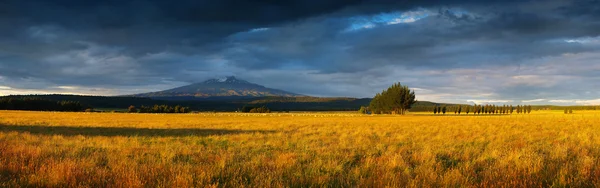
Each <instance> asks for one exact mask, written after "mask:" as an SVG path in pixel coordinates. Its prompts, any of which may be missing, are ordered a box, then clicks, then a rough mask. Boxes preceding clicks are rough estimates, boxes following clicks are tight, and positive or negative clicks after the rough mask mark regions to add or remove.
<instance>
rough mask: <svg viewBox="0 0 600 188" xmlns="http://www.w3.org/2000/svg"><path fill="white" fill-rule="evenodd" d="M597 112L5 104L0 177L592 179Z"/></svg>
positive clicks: (125, 180)
mask: <svg viewBox="0 0 600 188" xmlns="http://www.w3.org/2000/svg"><path fill="white" fill-rule="evenodd" d="M599 159H600V116H599V114H596V113H594V112H578V113H577V114H573V115H563V114H561V113H560V112H552V113H541V112H536V113H533V114H531V115H511V116H429V115H423V114H418V115H410V116H405V117H401V116H365V115H358V114H346V113H335V114H327V113H296V114H293V113H292V114H234V113H217V114H213V113H207V114H170V115H164V114H109V113H106V114H100V113H50V112H19V111H0V187H21V186H25V187H386V186H387V187H422V186H425V187H549V186H555V187H569V186H571V187H598V186H600V163H599Z"/></svg>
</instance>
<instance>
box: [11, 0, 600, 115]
mask: <svg viewBox="0 0 600 188" xmlns="http://www.w3.org/2000/svg"><path fill="white" fill-rule="evenodd" d="M599 35H600V1H596V0H549V1H524V0H519V1H516V0H515V1H510V0H502V1H501V0H498V1H479V0H447V1H439V0H421V1H399V0H371V1H368V0H330V1H326V0H284V1H281V0H251V1H239V0H219V1H214V0H184V1H160V0H132V1H123V0H106V1H81V0H26V1H23V0H1V1H0V95H10V94H33V93H36V94H39V93H70V94H93V95H122V94H133V93H141V92H149V91H157V90H163V89H169V88H173V87H178V86H183V85H186V84H189V83H194V82H201V81H204V80H206V79H209V78H215V77H223V76H230V75H235V76H236V77H238V78H241V79H245V80H248V81H251V82H254V83H259V84H262V85H265V86H267V87H273V88H278V89H284V90H288V91H292V92H296V93H302V94H307V95H314V96H349V97H371V96H373V95H374V94H375V93H376V92H379V91H381V90H383V89H385V88H387V86H389V85H391V84H392V83H394V82H401V83H402V84H406V85H408V86H409V87H411V88H414V89H415V90H416V93H417V98H418V99H419V100H429V101H436V102H457V103H471V102H475V103H485V102H493V103H513V104H558V105H561V104H562V105H570V104H582V105H592V104H600V89H599V88H600V87H599V86H600V36H599Z"/></svg>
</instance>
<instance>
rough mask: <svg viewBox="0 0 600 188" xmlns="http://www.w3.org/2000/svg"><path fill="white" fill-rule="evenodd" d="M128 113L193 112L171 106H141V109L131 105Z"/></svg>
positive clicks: (181, 107)
mask: <svg viewBox="0 0 600 188" xmlns="http://www.w3.org/2000/svg"><path fill="white" fill-rule="evenodd" d="M127 112H128V113H190V112H191V110H190V108H189V107H183V106H179V105H177V106H169V105H154V106H152V107H150V106H141V107H140V108H139V109H138V108H136V107H135V106H133V105H131V106H129V108H127Z"/></svg>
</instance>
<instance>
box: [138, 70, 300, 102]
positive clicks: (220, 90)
mask: <svg viewBox="0 0 600 188" xmlns="http://www.w3.org/2000/svg"><path fill="white" fill-rule="evenodd" d="M131 96H132V97H147V98H154V99H161V100H195V99H206V98H223V99H237V98H254V97H269V96H280V97H302V96H305V95H301V94H296V93H292V92H288V91H283V90H279V89H272V88H267V87H265V86H262V85H258V84H255V83H250V82H248V81H245V80H241V79H238V78H236V77H234V76H229V77H226V78H223V79H209V80H206V81H204V82H201V83H195V84H191V85H187V86H183V87H178V88H174V89H169V90H165V91H159V92H151V93H142V94H135V95H131Z"/></svg>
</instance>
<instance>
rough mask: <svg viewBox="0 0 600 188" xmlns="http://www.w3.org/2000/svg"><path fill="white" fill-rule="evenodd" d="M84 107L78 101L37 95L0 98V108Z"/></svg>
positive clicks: (66, 109) (74, 109)
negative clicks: (59, 99) (52, 98)
mask: <svg viewBox="0 0 600 188" xmlns="http://www.w3.org/2000/svg"><path fill="white" fill-rule="evenodd" d="M83 109H84V107H83V105H81V103H79V102H78V101H53V100H47V99H42V98H36V97H23V98H1V99H0V110H30V111H58V112H81V111H83Z"/></svg>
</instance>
